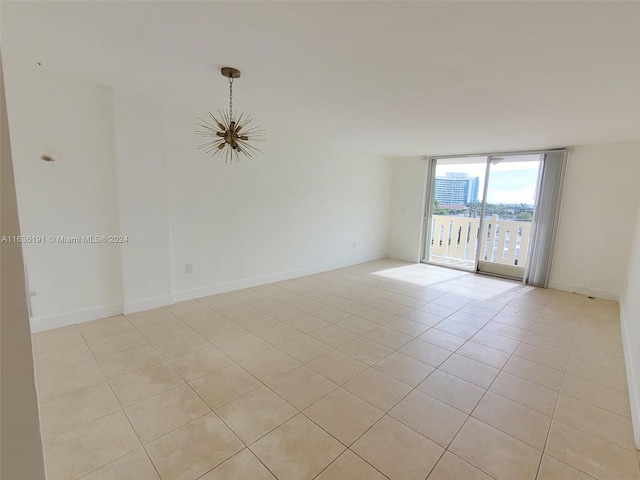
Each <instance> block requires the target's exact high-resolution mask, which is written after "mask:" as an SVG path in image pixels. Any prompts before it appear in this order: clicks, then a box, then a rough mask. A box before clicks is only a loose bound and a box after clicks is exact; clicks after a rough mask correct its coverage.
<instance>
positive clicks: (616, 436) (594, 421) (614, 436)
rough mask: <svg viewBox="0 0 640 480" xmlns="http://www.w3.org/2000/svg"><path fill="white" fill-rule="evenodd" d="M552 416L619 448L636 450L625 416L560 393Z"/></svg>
mask: <svg viewBox="0 0 640 480" xmlns="http://www.w3.org/2000/svg"><path fill="white" fill-rule="evenodd" d="M554 418H555V419H556V420H560V421H561V422H563V423H566V424H567V425H570V426H572V427H574V428H577V429H578V430H582V431H583V432H587V433H589V434H591V435H593V436H595V437H598V438H601V439H602V440H606V441H607V442H610V443H613V444H615V445H617V446H619V447H621V448H626V449H627V450H631V451H632V452H635V451H636V448H635V446H634V443H633V432H632V429H631V423H630V422H629V419H628V418H626V417H622V416H620V415H617V414H615V413H611V412H608V411H606V410H603V409H601V408H598V407H594V406H593V405H589V404H588V403H584V402H581V401H580V400H576V399H574V398H571V397H567V396H566V395H560V398H559V400H558V406H557V407H556V413H555V417H554Z"/></svg>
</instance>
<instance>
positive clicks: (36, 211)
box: [5, 64, 122, 326]
mask: <svg viewBox="0 0 640 480" xmlns="http://www.w3.org/2000/svg"><path fill="white" fill-rule="evenodd" d="M5 67H6V72H5V74H6V83H7V106H8V111H9V121H10V125H11V143H12V148H13V158H14V165H15V175H16V188H17V194H18V208H19V212H20V221H21V226H22V234H23V235H45V236H50V235H53V236H57V235H65V236H76V235H110V234H117V233H118V220H117V203H116V201H115V199H116V182H115V175H116V173H115V163H114V161H113V159H114V146H113V116H112V96H111V90H110V89H108V88H104V87H100V86H97V85H90V84H86V83H82V82H73V81H69V80H62V79H58V78H55V77H52V76H48V75H45V74H43V73H39V72H28V71H26V70H21V69H19V68H11V64H9V65H6V66H5ZM43 148H51V149H53V150H55V151H57V152H58V153H59V155H60V158H59V159H58V160H57V161H55V162H45V161H43V160H40V159H39V158H38V157H39V155H40V152H41V150H42V149H43ZM24 254H25V261H26V264H27V272H28V276H29V278H28V281H29V287H30V289H31V291H34V292H36V296H34V297H33V298H32V314H33V315H34V318H35V320H36V323H37V322H38V320H39V319H40V320H43V319H45V318H46V319H47V320H46V321H47V322H48V323H49V324H50V325H52V326H55V325H57V324H63V323H67V321H68V319H69V318H73V319H75V320H76V321H81V320H84V319H89V318H95V317H96V316H107V315H110V314H113V313H117V311H118V309H119V308H120V306H121V304H122V285H121V272H120V251H119V247H118V246H117V245H107V244H54V243H51V242H49V241H47V242H46V243H42V244H26V245H25V246H24Z"/></svg>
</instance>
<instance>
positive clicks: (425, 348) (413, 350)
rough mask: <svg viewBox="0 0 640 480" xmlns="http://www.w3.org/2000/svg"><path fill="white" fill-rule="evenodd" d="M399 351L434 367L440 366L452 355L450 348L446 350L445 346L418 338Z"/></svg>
mask: <svg viewBox="0 0 640 480" xmlns="http://www.w3.org/2000/svg"><path fill="white" fill-rule="evenodd" d="M398 352H400V353H403V354H405V355H408V356H410V357H413V358H415V359H416V360H420V361H421V362H424V363H426V364H428V365H431V366H432V367H437V366H439V365H440V364H441V363H442V362H444V361H445V360H446V359H447V358H449V356H451V352H450V351H449V350H445V349H444V348H440V347H438V346H436V345H432V344H430V343H427V342H423V341H422V340H418V339H415V340H412V341H410V342H409V343H407V344H406V345H405V346H404V347H402V348H400V349H398Z"/></svg>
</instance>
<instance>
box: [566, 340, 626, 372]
mask: <svg viewBox="0 0 640 480" xmlns="http://www.w3.org/2000/svg"><path fill="white" fill-rule="evenodd" d="M571 358H572V359H576V360H581V361H583V362H587V363H590V364H593V365H597V366H599V367H603V368H608V369H609V370H615V371H617V372H621V373H625V365H624V359H623V358H621V357H619V356H618V355H612V354H610V353H605V352H599V351H597V350H594V349H592V348H587V347H582V346H580V345H574V346H573V350H572V351H571Z"/></svg>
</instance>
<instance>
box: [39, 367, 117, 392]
mask: <svg viewBox="0 0 640 480" xmlns="http://www.w3.org/2000/svg"><path fill="white" fill-rule="evenodd" d="M105 380H106V378H105V376H104V374H103V373H102V370H100V367H99V366H98V364H97V362H96V361H95V360H93V359H92V360H91V361H89V362H86V363H80V364H78V365H74V366H71V367H67V368H64V369H61V370H59V371H56V372H52V373H50V374H48V375H41V374H40V372H39V371H38V370H36V386H37V390H38V401H39V402H46V401H47V400H51V399H54V398H58V397H62V396H64V395H67V394H69V393H72V392H75V391H76V390H80V389H83V388H86V387H90V386H92V385H97V384H99V383H102V382H104V381H105Z"/></svg>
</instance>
